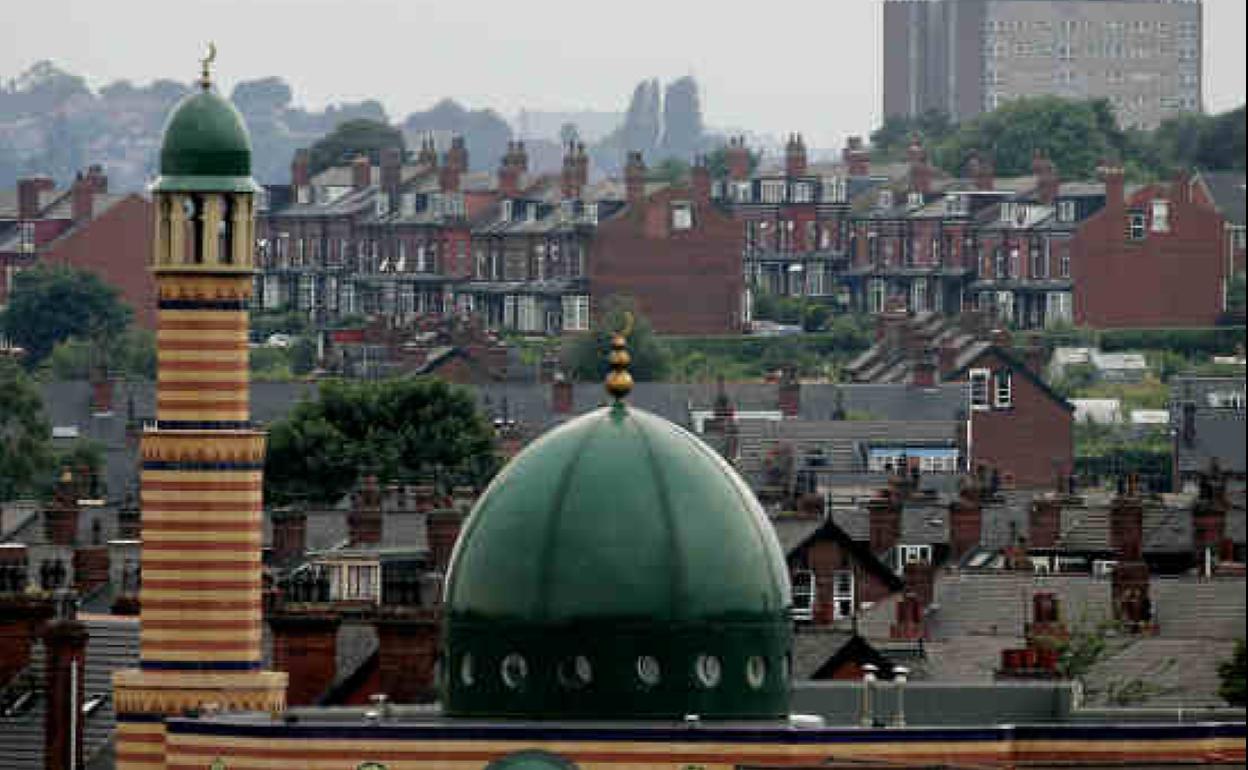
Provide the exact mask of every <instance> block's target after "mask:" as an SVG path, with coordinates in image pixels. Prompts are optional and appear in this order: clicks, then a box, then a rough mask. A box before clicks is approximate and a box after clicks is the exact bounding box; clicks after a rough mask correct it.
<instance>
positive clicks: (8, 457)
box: [0, 358, 52, 501]
mask: <svg viewBox="0 0 1248 770" xmlns="http://www.w3.org/2000/svg"><path fill="white" fill-rule="evenodd" d="M51 442H52V429H51V428H50V427H49V426H48V423H47V421H46V420H45V419H44V417H43V399H42V398H41V397H40V395H39V390H38V388H36V386H35V384H34V382H32V381H31V379H30V377H28V376H27V375H26V373H25V372H23V371H22V370H21V367H19V366H18V365H17V364H16V363H14V362H13V360H12V359H9V358H0V501H3V500H12V499H14V498H15V497H17V496H19V495H23V494H29V493H31V492H33V491H35V490H36V489H38V487H39V485H40V483H41V482H42V481H43V480H44V477H45V476H46V475H47V472H48V470H49V468H50V464H51V460H52V448H51Z"/></svg>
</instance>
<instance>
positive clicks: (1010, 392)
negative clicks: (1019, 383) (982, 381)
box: [993, 369, 1014, 409]
mask: <svg viewBox="0 0 1248 770" xmlns="http://www.w3.org/2000/svg"><path fill="white" fill-rule="evenodd" d="M994 380H995V382H996V387H995V388H994V389H993V403H994V405H995V406H996V408H998V409H1012V408H1013V407H1014V372H1013V371H1011V370H1009V369H998V370H997V373H996V376H995V377H994Z"/></svg>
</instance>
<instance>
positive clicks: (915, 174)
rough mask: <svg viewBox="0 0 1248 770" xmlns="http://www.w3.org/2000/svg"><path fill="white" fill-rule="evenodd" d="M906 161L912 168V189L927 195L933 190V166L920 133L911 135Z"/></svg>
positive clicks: (910, 170) (910, 171)
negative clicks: (929, 162) (928, 161)
mask: <svg viewBox="0 0 1248 770" xmlns="http://www.w3.org/2000/svg"><path fill="white" fill-rule="evenodd" d="M906 161H907V162H908V163H909V166H910V169H909V173H910V191H911V192H917V193H921V194H923V195H927V194H928V193H930V192H931V191H932V167H931V166H929V165H928V163H927V150H926V149H924V147H923V141H922V140H921V139H920V138H919V135H918V134H912V135H911V136H910V146H909V147H908V148H906Z"/></svg>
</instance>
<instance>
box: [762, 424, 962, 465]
mask: <svg viewBox="0 0 1248 770" xmlns="http://www.w3.org/2000/svg"><path fill="white" fill-rule="evenodd" d="M964 428H965V423H964V421H960V420H940V421H919V420H888V421H883V420H780V421H776V420H749V419H743V420H739V421H738V442H739V444H738V447H739V449H738V459H739V462H738V467H739V469H740V470H741V472H742V473H743V474H744V475H745V476H746V477H747V478H750V477H753V476H755V475H757V474H759V473H761V472H762V471H763V465H764V461H765V459H766V457H767V454H768V452H770V451H771V450H772V449H773V448H774V447H777V446H780V445H782V444H783V445H787V446H791V447H792V448H793V450H794V453H795V455H794V456H795V458H796V459H797V461H798V464H799V466H800V467H803V468H805V467H807V465H808V464H809V458H810V456H811V454H812V453H814V452H818V453H820V457H821V458H822V460H823V462H824V465H822V466H821V467H820V468H819V470H822V469H823V468H826V469H827V470H828V471H829V472H832V473H863V472H865V471H866V470H867V465H866V460H867V458H866V451H867V448H868V447H870V446H879V445H886V446H890V447H891V446H912V447H935V446H941V447H957V446H958V440H959V436H960V435H961V434H962V432H963V430H964Z"/></svg>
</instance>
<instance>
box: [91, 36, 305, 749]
mask: <svg viewBox="0 0 1248 770" xmlns="http://www.w3.org/2000/svg"><path fill="white" fill-rule="evenodd" d="M214 56H215V50H213V49H211V47H210V52H209V55H208V57H207V58H205V59H204V62H203V64H204V71H203V76H202V79H201V81H200V88H199V89H198V90H197V91H196V93H193V94H191V95H190V96H188V97H186V98H185V99H184V100H183V101H182V102H181V103H180V104H179V105H178V106H177V107H176V108H175V110H174V112H173V114H172V115H171V116H170V118H169V121H168V123H167V124H166V126H165V133H164V140H163V145H162V147H161V153H160V177H159V179H157V180H156V183H155V185H154V186H153V188H152V193H153V203H154V206H153V208H154V210H155V220H156V221H155V224H154V227H155V236H154V239H153V249H152V252H153V254H152V262H153V264H152V270H153V272H154V273H155V275H156V283H157V296H158V302H159V305H158V318H159V326H158V332H157V361H158V366H157V369H158V374H157V406H156V425H155V426H154V427H153V428H149V429H148V430H146V431H145V432H144V434H143V444H142V459H143V474H142V505H143V561H142V590H141V593H140V603H141V615H140V622H141V628H142V634H141V640H142V654H141V657H140V668H139V669H137V670H127V671H119V672H117V673H116V674H115V675H114V678H113V685H114V690H115V705H116V710H117V720H118V739H117V767H118V768H119V770H156V769H157V768H164V767H165V758H164V736H165V725H164V719H165V718H166V717H169V716H176V715H181V714H184V713H186V712H187V711H189V710H201V709H208V710H219V711H268V712H277V711H280V710H282V709H283V708H284V706H285V697H286V674H284V673H281V672H273V671H262V670H261V660H260V658H261V652H260V644H261V629H262V625H263V619H262V616H261V613H262V607H261V565H260V552H261V538H262V536H263V535H262V533H263V525H262V515H263V512H262V484H263V478H262V469H263V467H264V446H265V436H264V433H263V432H262V431H260V430H257V429H256V428H255V427H253V426H252V423H251V419H250V417H251V410H250V404H249V398H250V386H249V379H248V361H247V306H248V302H249V300H250V298H251V292H252V273H253V268H254V262H253V252H254V241H255V233H254V219H255V216H254V214H255V210H254V205H255V195H256V193H257V192H258V191H259V187H258V186H257V185H256V183H255V182H254V181H253V180H252V178H251V144H250V140H249V138H248V136H247V130H246V128H245V127H244V126H243V121H242V117H241V116H240V115H239V114H238V111H237V110H235V109H234V107H233V105H231V104H230V103H229V102H228V101H226V100H225V99H223V98H221V97H220V96H219V95H217V94H216V93H215V92H214V90H213V88H212V83H211V80H210V78H209V65H210V64H211V62H212V59H213V58H214Z"/></svg>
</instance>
